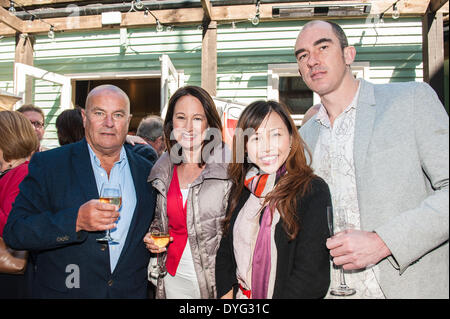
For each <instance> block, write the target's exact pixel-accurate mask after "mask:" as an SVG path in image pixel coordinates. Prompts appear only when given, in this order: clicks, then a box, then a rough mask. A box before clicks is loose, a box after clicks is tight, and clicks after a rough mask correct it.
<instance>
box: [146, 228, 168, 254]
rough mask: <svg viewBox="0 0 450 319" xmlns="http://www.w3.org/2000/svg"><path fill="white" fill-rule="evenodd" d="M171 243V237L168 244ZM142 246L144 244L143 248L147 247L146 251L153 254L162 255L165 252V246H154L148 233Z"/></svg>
mask: <svg viewBox="0 0 450 319" xmlns="http://www.w3.org/2000/svg"><path fill="white" fill-rule="evenodd" d="M171 242H173V237H170V239H169V243H171ZM144 244H145V247H147V249H148V250H149V251H150V252H151V253H153V254H158V253H162V252H165V251H166V250H167V246H166V247H163V248H160V247H159V246H158V245H156V244H155V241H154V240H153V238H152V235H151V233H150V232H148V233H147V234H146V235H145V237H144Z"/></svg>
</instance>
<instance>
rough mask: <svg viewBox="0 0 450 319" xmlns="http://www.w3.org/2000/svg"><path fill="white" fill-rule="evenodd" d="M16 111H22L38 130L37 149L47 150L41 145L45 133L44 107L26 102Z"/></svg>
mask: <svg viewBox="0 0 450 319" xmlns="http://www.w3.org/2000/svg"><path fill="white" fill-rule="evenodd" d="M16 111H17V112H20V113H22V114H23V115H24V116H25V117H26V118H27V119H29V120H30V122H31V124H33V127H34V131H35V132H36V135H37V137H38V140H39V148H38V150H37V151H45V149H44V148H43V147H42V145H41V141H42V140H43V139H44V133H45V128H44V125H45V115H44V112H43V111H42V109H40V108H39V107H37V106H35V105H33V104H25V105H22V106H21V107H20V108H18V109H17V110H16Z"/></svg>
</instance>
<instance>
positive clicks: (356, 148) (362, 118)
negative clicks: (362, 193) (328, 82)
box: [353, 79, 376, 178]
mask: <svg viewBox="0 0 450 319" xmlns="http://www.w3.org/2000/svg"><path fill="white" fill-rule="evenodd" d="M360 83H361V84H360V85H361V88H360V90H359V97H358V104H357V107H356V119H355V138H354V141H353V160H354V164H355V172H356V177H357V178H358V177H359V173H358V172H361V170H362V169H363V168H364V164H365V161H366V155H367V149H368V148H369V143H370V140H371V137H372V132H373V125H374V122H375V115H376V108H375V103H376V101H375V93H374V85H373V84H372V83H369V82H367V81H364V80H362V79H361V80H360Z"/></svg>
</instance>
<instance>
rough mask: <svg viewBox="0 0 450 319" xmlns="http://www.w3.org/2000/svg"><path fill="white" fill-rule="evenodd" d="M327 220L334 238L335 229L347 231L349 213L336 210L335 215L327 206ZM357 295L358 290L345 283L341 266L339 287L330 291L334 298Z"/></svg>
mask: <svg viewBox="0 0 450 319" xmlns="http://www.w3.org/2000/svg"><path fill="white" fill-rule="evenodd" d="M327 220H328V229H329V231H330V236H334V234H335V229H336V230H337V231H338V232H339V231H343V230H345V229H347V227H348V224H347V213H346V211H345V209H336V210H335V212H334V213H333V208H332V207H331V206H327ZM355 293H356V290H355V289H353V288H350V287H349V286H348V285H347V283H346V282H345V275H344V268H342V266H339V286H338V287H335V288H331V289H330V294H331V295H333V296H341V297H343V296H344V297H345V296H352V295H354V294H355Z"/></svg>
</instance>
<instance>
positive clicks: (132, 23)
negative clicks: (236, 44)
mask: <svg viewBox="0 0 450 319" xmlns="http://www.w3.org/2000/svg"><path fill="white" fill-rule="evenodd" d="M0 1H1V0H0ZM42 1H44V0H42ZM47 1H50V0H47ZM53 1H58V0H53ZM59 1H60V2H61V1H63V0H59ZM395 1H396V0H377V1H372V0H349V1H346V3H371V4H372V9H371V14H379V13H381V12H384V11H385V10H386V9H387V8H389V7H390V6H392V4H393V3H394V2H395ZM429 1H430V0H402V1H400V2H399V3H398V7H399V10H400V13H401V16H402V17H403V16H423V15H424V14H425V12H426V10H427V8H428V4H429ZM207 2H209V1H207V0H202V4H207ZM30 3H31V2H30ZM32 3H33V4H37V3H38V2H37V1H33V2H32ZM209 3H210V2H209ZM314 3H322V4H329V5H333V4H336V1H320V2H314ZM282 5H290V6H294V5H305V2H289V3H286V2H277V3H261V5H260V19H261V21H282V20H286V19H284V18H279V19H274V18H272V7H273V6H282ZM0 9H2V8H0ZM210 9H211V10H210V16H211V20H214V21H217V23H229V22H232V21H243V20H248V19H251V18H252V17H253V16H254V15H255V13H256V7H255V5H254V4H251V5H232V6H211V7H210ZM3 10H4V9H3ZM5 11H6V12H7V10H4V12H5ZM390 12H392V8H391V9H390V11H389V10H388V11H387V14H388V15H389V13H390ZM7 13H8V16H9V15H10V14H9V12H7ZM152 13H153V14H154V15H155V16H156V17H157V18H158V20H159V21H160V22H161V23H162V24H181V25H182V24H191V25H192V24H202V23H203V19H204V17H205V11H204V9H203V7H202V8H179V9H165V10H152ZM311 19H313V17H311ZM17 20H19V21H21V22H22V25H23V28H22V30H21V32H23V33H29V34H31V33H46V32H48V30H49V24H52V25H54V26H55V29H56V30H59V31H84V30H100V29H108V28H110V26H106V27H103V26H102V24H101V15H92V16H78V17H77V16H75V17H62V18H46V19H44V20H45V21H46V22H47V23H49V24H47V23H43V22H42V21H39V20H38V19H36V20H34V21H22V20H20V19H15V20H14V21H15V23H16V28H18V27H19V25H18V24H19V23H20V22H19V21H17ZM295 20H298V19H297V18H295ZM8 21H9V20H8ZM0 22H4V21H2V20H1V18H0ZM10 23H11V22H10ZM5 24H6V23H5ZM155 24H156V21H155V19H154V18H153V17H152V16H151V15H147V16H145V15H144V12H142V11H139V12H126V13H122V23H121V24H120V26H116V27H145V26H153V25H155ZM14 33H15V30H12V29H10V28H9V25H8V27H5V26H0V35H4V36H9V35H13V34H14Z"/></svg>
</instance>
